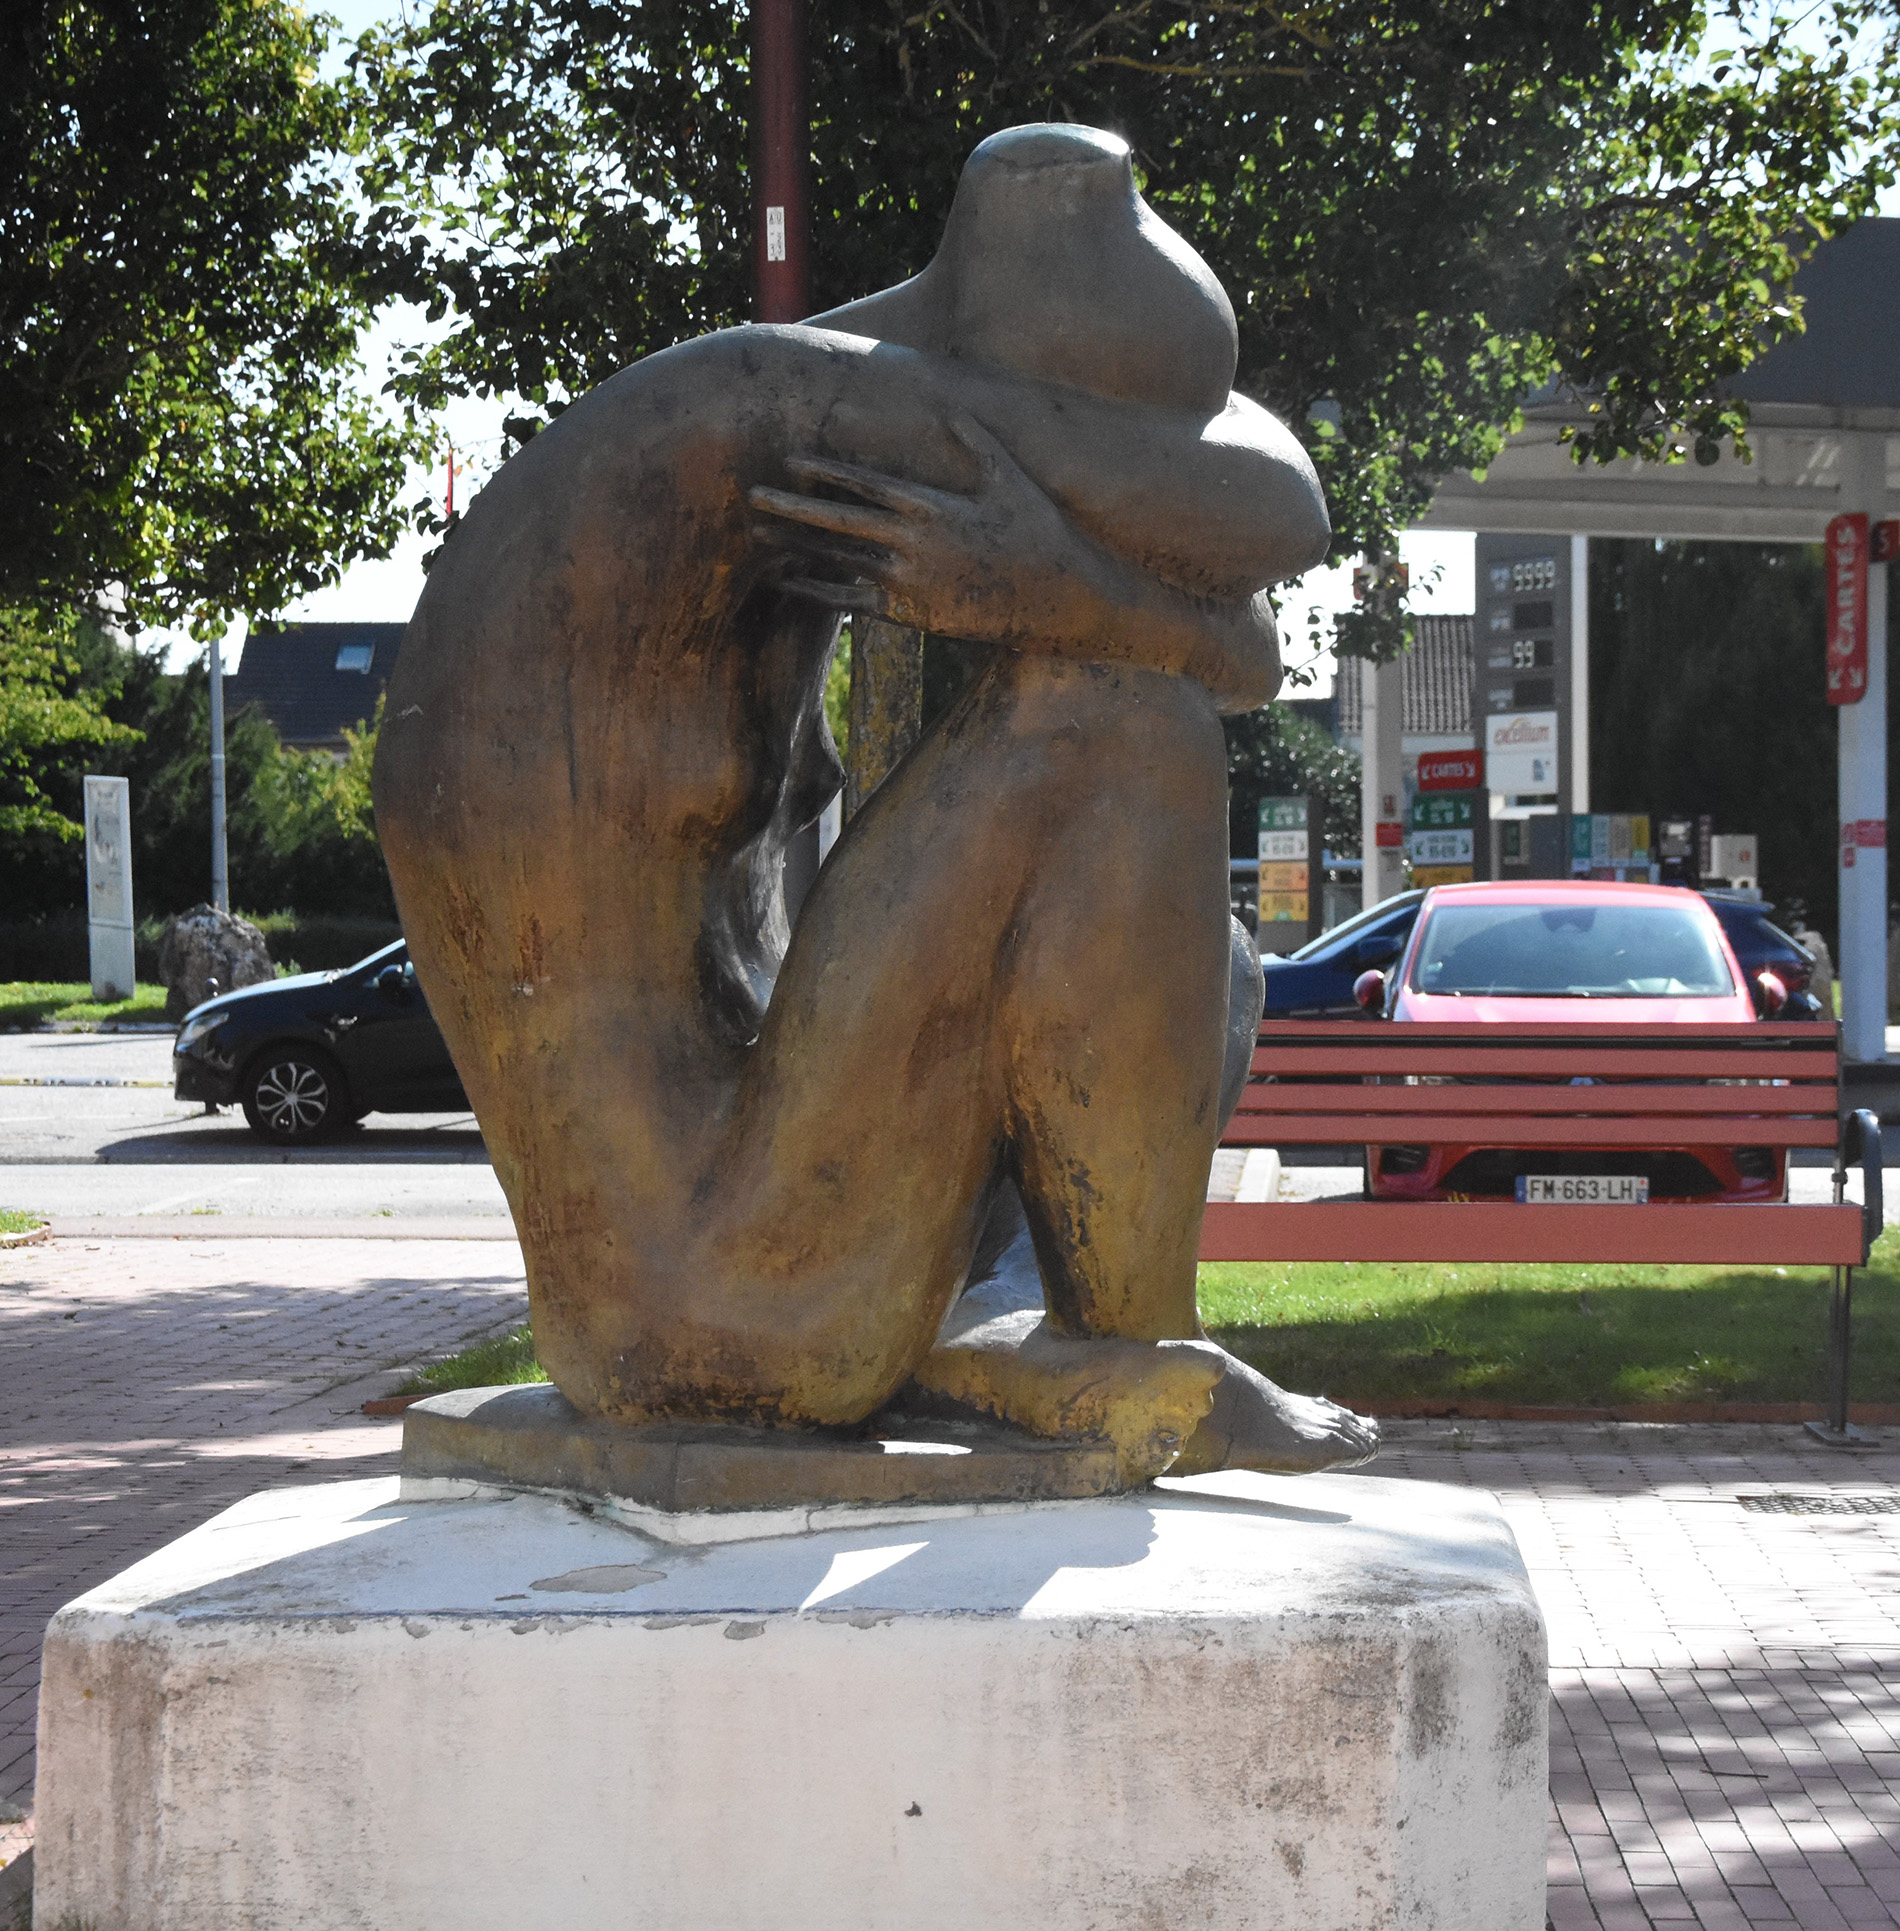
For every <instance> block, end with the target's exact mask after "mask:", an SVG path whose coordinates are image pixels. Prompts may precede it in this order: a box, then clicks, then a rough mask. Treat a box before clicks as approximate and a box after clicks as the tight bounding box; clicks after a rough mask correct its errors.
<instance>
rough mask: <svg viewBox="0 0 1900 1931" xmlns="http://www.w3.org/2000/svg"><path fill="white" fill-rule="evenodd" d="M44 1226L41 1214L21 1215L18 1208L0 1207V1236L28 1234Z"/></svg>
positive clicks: (44, 1221)
mask: <svg viewBox="0 0 1900 1931" xmlns="http://www.w3.org/2000/svg"><path fill="white" fill-rule="evenodd" d="M45 1225H46V1219H45V1216H44V1215H42V1214H29V1213H22V1212H21V1211H20V1209H19V1208H18V1207H0V1234H30V1233H31V1232H32V1231H33V1229H34V1228H35V1227H44V1226H45Z"/></svg>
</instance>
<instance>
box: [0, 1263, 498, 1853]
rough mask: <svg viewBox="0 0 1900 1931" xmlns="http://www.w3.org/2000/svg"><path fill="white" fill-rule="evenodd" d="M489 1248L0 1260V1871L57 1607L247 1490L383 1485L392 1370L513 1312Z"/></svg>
mask: <svg viewBox="0 0 1900 1931" xmlns="http://www.w3.org/2000/svg"><path fill="white" fill-rule="evenodd" d="M526 1313H527V1289H526V1285H525V1283H524V1281H523V1279H522V1274H521V1261H520V1254H519V1251H518V1250H517V1249H516V1248H515V1247H513V1246H512V1245H509V1244H507V1243H503V1242H496V1241H427V1240H382V1239H362V1240H219V1239H216V1238H211V1237H207V1238H204V1239H182V1240H177V1239H157V1240H154V1239H147V1240H107V1241H90V1242H89V1241H81V1240H55V1241H52V1242H50V1243H48V1244H46V1245H44V1246H37V1247H16V1248H11V1249H7V1250H5V1251H0V1390H4V1391H5V1392H4V1400H3V1401H0V1805H4V1806H6V1807H7V1808H6V1809H0V1864H4V1863H5V1862H6V1861H8V1860H9V1858H10V1857H11V1855H12V1854H13V1853H14V1851H16V1850H17V1849H19V1848H21V1847H22V1845H23V1840H24V1833H25V1831H26V1830H27V1829H30V1826H22V1825H19V1824H17V1823H15V1824H13V1825H12V1826H11V1827H9V1825H8V1823H7V1821H6V1819H7V1818H8V1816H9V1814H10V1813H17V1812H18V1811H21V1810H24V1809H26V1808H28V1807H29V1806H30V1804H31V1800H32V1788H33V1721H34V1710H35V1706H36V1702H37V1698H38V1692H39V1666H40V1638H41V1636H42V1634H43V1633H44V1631H45V1628H46V1622H47V1619H48V1618H49V1617H50V1616H51V1615H52V1614H53V1612H54V1611H55V1610H56V1609H58V1608H59V1607H60V1606H61V1605H62V1604H63V1603H66V1602H70V1601H71V1600H72V1598H73V1597H74V1596H77V1595H80V1594H82V1593H83V1592H84V1591H85V1590H87V1589H90V1588H91V1587H92V1586H93V1585H94V1584H95V1583H98V1582H101V1581H103V1580H104V1579H105V1578H106V1577H108V1576H111V1575H113V1574H115V1573H116V1572H117V1571H119V1570H120V1569H123V1568H124V1567H125V1566H126V1565H127V1564H128V1563H130V1562H132V1561H134V1560H135V1559H136V1558H137V1557H139V1556H142V1555H145V1554H147V1553H148V1552H149V1551H150V1550H152V1549H154V1548H156V1547H158V1546H159V1545H160V1544H161V1543H164V1542H167V1541H169V1540H170V1539H171V1538H172V1537H174V1536H177V1535H182V1534H183V1533H184V1531H185V1530H187V1529H189V1528H192V1527H194V1526H195V1525H196V1524H198V1523H200V1522H202V1521H204V1520H206V1518H207V1517H209V1516H212V1515H214V1514H216V1513H217V1511H218V1510H219V1509H222V1508H224V1507H226V1506H228V1505H229V1504H230V1503H232V1502H234V1501H236V1500H237V1499H238V1498H239V1497H240V1496H243V1495H247V1494H250V1493H251V1492H252V1491H254V1490H256V1489H260V1488H268V1487H271V1486H272V1485H273V1484H283V1483H287V1482H295V1481H306V1482H307V1481H309V1480H310V1479H312V1471H320V1472H321V1473H325V1474H334V1475H336V1476H337V1477H339V1478H342V1477H345V1476H353V1475H376V1474H386V1473H388V1472H389V1471H390V1469H391V1468H392V1467H393V1460H392V1458H393V1456H394V1454H395V1451H396V1450H397V1448H398V1446H399V1443H400V1438H401V1424H400V1423H398V1422H389V1421H370V1420H368V1419H366V1418H365V1417H364V1415H363V1414H362V1412H361V1405H362V1403H363V1401H364V1400H365V1398H366V1397H367V1396H369V1395H372V1394H383V1393H386V1392H387V1391H388V1390H389V1389H390V1388H391V1387H392V1386H393V1385H394V1383H395V1380H396V1378H397V1377H396V1376H395V1375H394V1374H393V1373H392V1372H391V1370H392V1369H393V1368H395V1367H396V1365H397V1364H401V1363H410V1362H414V1361H417V1360H419V1359H426V1358H428V1357H431V1356H433V1355H436V1354H440V1353H446V1352H451V1351H453V1350H454V1349H456V1348H459V1347H461V1346H464V1345H465V1344H466V1343H468V1342H469V1341H472V1340H475V1339H478V1338H479V1337H480V1336H482V1335H485V1334H489V1333H493V1332H496V1331H498V1330H502V1329H505V1328H507V1327H509V1326H511V1325H513V1324H514V1323H516V1322H519V1321H521V1320H522V1319H524V1318H525V1316H526Z"/></svg>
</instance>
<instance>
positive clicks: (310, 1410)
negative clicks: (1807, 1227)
mask: <svg viewBox="0 0 1900 1931" xmlns="http://www.w3.org/2000/svg"><path fill="white" fill-rule="evenodd" d="M522 1306H523V1294H522V1286H521V1280H520V1274H519V1269H518V1262H517V1257H516V1252H515V1250H514V1249H513V1248H512V1247H510V1246H508V1245H507V1244H505V1243H498V1242H447V1241H440V1242H438V1241H394V1240H389V1241H383V1240H341V1239H334V1240H333V1239H324V1240H296V1241H291V1240H285V1241H276V1240H258V1239H253V1240H220V1239H217V1238H215V1237H206V1238H204V1239H191V1240H183V1241H174V1240H110V1241H97V1242H91V1243H87V1242H81V1241H61V1242H57V1243H55V1244H53V1245H52V1246H50V1247H43V1248H25V1249H16V1250H13V1251H11V1252H6V1253H0V1387H4V1388H5V1390H6V1402H5V1406H4V1410H0V1800H3V1799H9V1798H10V1799H12V1800H13V1801H14V1802H16V1803H24V1802H25V1801H26V1800H27V1797H28V1793H29V1791H30V1786H31V1745H32V1710H33V1695H34V1683H35V1680H36V1677H37V1670H38V1650H39V1640H40V1632H41V1630H42V1628H43V1627H44V1624H45V1620H46V1618H47V1616H48V1615H50V1614H51V1612H52V1611H53V1610H54V1609H55V1608H57V1607H58V1606H59V1605H60V1604H61V1603H63V1602H65V1601H67V1600H68V1599H70V1598H71V1597H72V1596H74V1595H76V1594H78V1593H79V1592H80V1591H82V1590H84V1589H86V1588H87V1587H89V1586H90V1585H91V1584H92V1583H94V1582H96V1581H98V1580H99V1579H101V1578H102V1577H104V1576H107V1575H109V1574H111V1573H113V1572H114V1571H116V1570H118V1569H120V1568H122V1567H123V1566H124V1565H125V1564H126V1563H128V1562H130V1561H131V1560H132V1559H133V1558H134V1557H136V1556H138V1555H140V1554H143V1553H144V1552H145V1551H146V1550H148V1549H150V1548H152V1547H154V1546H155V1545H157V1544H158V1543H160V1542H163V1541H165V1540H167V1539H169V1538H170V1537H172V1536H174V1535H177V1534H179V1533H181V1532H182V1531H183V1530H184V1529H186V1528H188V1527H190V1526H191V1525H192V1524H194V1523H196V1522H199V1521H202V1520H203V1519H204V1518H205V1517H206V1516H208V1515H210V1514H211V1513H213V1512H214V1511H215V1510H217V1509H218V1508H220V1507H222V1506H224V1504H226V1503H227V1502H229V1501H231V1500H233V1499H234V1498H236V1497H237V1496H239V1495H242V1494H245V1493H247V1492H249V1491H251V1490H253V1489H256V1488H260V1487H267V1486H269V1485H270V1484H271V1483H272V1482H273V1481H278V1480H281V1479H284V1478H286V1477H291V1476H295V1477H297V1478H299V1479H306V1480H307V1479H308V1470H309V1467H310V1465H311V1464H320V1465H321V1466H322V1467H323V1468H324V1469H325V1470H327V1471H330V1472H334V1473H335V1474H337V1475H339V1476H342V1475H353V1474H361V1473H370V1472H377V1471H380V1470H383V1469H386V1468H387V1467H388V1466H389V1463H388V1459H387V1458H388V1457H389V1455H390V1454H391V1453H392V1452H393V1450H394V1448H395V1445H396V1439H397V1426H396V1424H393V1423H371V1422H366V1421H365V1420H364V1419H363V1417H362V1416H361V1415H360V1414H359V1413H358V1412H357V1410H358V1404H359V1403H360V1402H361V1401H362V1399H363V1398H364V1396H365V1394H367V1393H371V1392H381V1391H382V1390H383V1389H384V1388H386V1387H387V1386H388V1385H389V1384H390V1375H389V1374H388V1373H387V1372H378V1371H379V1370H387V1369H388V1368H389V1367H390V1366H391V1365H392V1364H394V1363H397V1362H401V1361H408V1360H413V1359H415V1358H418V1357H420V1356H424V1355H427V1354H430V1353H433V1352H437V1351H441V1350H446V1349H448V1348H452V1347H454V1346H457V1345H459V1344H461V1343H462V1342H463V1341H464V1340H466V1339H470V1338H473V1336H474V1335H476V1334H477V1333H481V1332H488V1331H491V1330H493V1329H495V1328H497V1327H500V1326H503V1325H506V1324H507V1323H510V1322H512V1321H514V1320H517V1319H519V1318H520V1315H521V1312H522ZM69 1317H70V1318H69ZM1388 1439H1389V1441H1390V1447H1389V1449H1388V1452H1387V1453H1386V1455H1385V1456H1384V1457H1382V1459H1381V1462H1380V1464H1379V1472H1380V1473H1383V1474H1391V1475H1400V1476H1410V1477H1414V1478H1418V1479H1423V1480H1431V1481H1450V1482H1466V1483H1471V1484H1474V1485H1476V1486H1479V1487H1483V1488H1489V1489H1492V1490H1495V1491H1496V1492H1497V1493H1498V1494H1500V1495H1501V1496H1502V1498H1503V1500H1504V1504H1505V1507H1506V1509H1507V1511H1508V1513H1509V1515H1510V1517H1511V1520H1512V1522H1513V1524H1514V1526H1515V1527H1516V1530H1517V1534H1518V1537H1519V1540H1520V1542H1521V1543H1522V1545H1523V1548H1524V1553H1525V1556H1526V1559H1527V1561H1528V1562H1529V1564H1530V1567H1531V1572H1532V1574H1533V1576H1534V1577H1535V1579H1536V1582H1537V1587H1538V1590H1539V1593H1540V1596H1541V1598H1542V1600H1543V1603H1544V1607H1545V1613H1546V1616H1547V1617H1548V1619H1549V1623H1550V1631H1551V1665H1552V1668H1551V1685H1552V1752H1551V1770H1552V1775H1551V1789H1552V1797H1553V1808H1552V1827H1551V1864H1550V1869H1551V1892H1550V1912H1551V1919H1552V1922H1553V1923H1554V1924H1555V1925H1556V1926H1557V1927H1558V1931H1573V1927H1576V1928H1578V1931H1581V1928H1582V1927H1590V1926H1597V1927H1601V1931H1625V1928H1626V1927H1630V1928H1632V1931H1633V1928H1634V1927H1638V1926H1652V1925H1654V1926H1663V1927H1674V1926H1677V1925H1681V1926H1683V1927H1685V1931H1687V1928H1688V1927H1693V1926H1697V1925H1700V1926H1704V1927H1708V1931H1730V1928H1731V1927H1741V1926H1745V1925H1762V1926H1769V1925H1772V1926H1776V1927H1788V1926H1801V1927H1807V1928H1810V1931H1821V1928H1822V1927H1825V1928H1826V1931H1840V1927H1844V1926H1862V1925H1900V1850H1897V1849H1896V1846H1900V1697H1897V1696H1896V1691H1897V1690H1900V1516H1895V1515H1862V1516H1786V1515H1763V1514H1753V1513H1749V1512H1747V1511H1745V1510H1743V1509H1742V1508H1741V1507H1740V1506H1739V1504H1738V1503H1737V1501H1736V1499H1735V1498H1736V1497H1737V1496H1738V1495H1740V1494H1761V1493H1764V1492H1770V1491H1776V1490H1779V1491H1783V1492H1801V1493H1835V1494H1842V1493H1860V1494H1880V1495H1885V1496H1893V1495H1895V1494H1900V1452H1889V1451H1882V1452H1880V1453H1877V1454H1862V1455H1846V1454H1840V1453H1834V1452H1830V1451H1827V1450H1824V1449H1821V1448H1819V1447H1813V1448H1809V1447H1806V1446H1804V1445H1803V1440H1802V1437H1801V1436H1800V1434H1799V1432H1798V1431H1797V1430H1793V1429H1771V1428H1748V1427H1733V1426H1731V1427H1722V1428H1656V1427H1647V1428H1645V1427H1634V1426H1616V1425H1611V1426H1606V1427H1597V1428H1593V1427H1587V1426H1575V1425H1569V1426H1563V1427H1552V1426H1548V1425H1540V1424H1525V1423H1465V1424H1448V1423H1435V1422H1413V1423H1392V1424H1388ZM1894 1439H1895V1441H1896V1446H1897V1447H1900V1431H1896V1434H1895V1437H1894ZM22 1834H23V1833H21V1832H18V1831H16V1832H14V1833H13V1838H14V1842H15V1843H16V1844H17V1843H18V1842H19V1841H20V1838H21V1836H22ZM7 1835H8V1833H7V1832H6V1830H5V1828H4V1826H0V1860H3V1859H4V1858H5V1856H6V1855H7V1854H8V1850H9V1846H8V1845H7V1843H6V1842H5V1841H4V1840H5V1838H6V1837H7Z"/></svg>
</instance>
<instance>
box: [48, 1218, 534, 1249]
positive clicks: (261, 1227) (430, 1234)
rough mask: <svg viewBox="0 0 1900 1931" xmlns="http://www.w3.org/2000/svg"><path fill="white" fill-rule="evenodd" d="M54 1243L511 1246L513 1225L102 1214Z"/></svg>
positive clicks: (57, 1235)
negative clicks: (359, 1242)
mask: <svg viewBox="0 0 1900 1931" xmlns="http://www.w3.org/2000/svg"><path fill="white" fill-rule="evenodd" d="M45 1231H50V1233H51V1234H52V1237H53V1238H54V1239H55V1240H485V1241H505V1242H507V1243H509V1244H510V1245H512V1244H513V1243H514V1241H515V1238H516V1236H515V1224H514V1222H513V1221H512V1220H509V1219H508V1218H507V1217H506V1216H505V1215H502V1214H461V1215H456V1216H446V1215H430V1214H391V1215H388V1216H387V1217H384V1216H381V1215H378V1216H376V1217H374V1218H371V1217H368V1216H364V1217H361V1218H355V1219H347V1220H346V1219H340V1218H320V1217H319V1216H317V1215H314V1214H312V1215H309V1216H293V1215H277V1216H267V1215H263V1214H258V1215H249V1214H221V1213H220V1214H102V1215H98V1216H93V1217H77V1218H71V1219H68V1218H64V1217H62V1216H59V1215H55V1216H54V1217H53V1219H52V1221H51V1222H50V1225H49V1228H48V1229H47V1230H45Z"/></svg>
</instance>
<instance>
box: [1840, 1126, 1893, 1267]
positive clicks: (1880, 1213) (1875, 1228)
mask: <svg viewBox="0 0 1900 1931" xmlns="http://www.w3.org/2000/svg"><path fill="white" fill-rule="evenodd" d="M1850 1161H1851V1162H1853V1163H1855V1164H1856V1165H1858V1166H1859V1168H1860V1174H1861V1181H1860V1186H1861V1193H1860V1199H1861V1207H1860V1221H1861V1245H1862V1247H1863V1248H1864V1249H1865V1250H1866V1253H1863V1255H1862V1256H1861V1264H1862V1266H1865V1265H1866V1261H1867V1254H1871V1253H1872V1252H1873V1247H1874V1242H1875V1241H1877V1240H1878V1239H1879V1238H1880V1231H1881V1228H1882V1227H1883V1226H1884V1225H1885V1224H1886V1202H1885V1199H1884V1196H1883V1192H1882V1179H1883V1174H1882V1168H1881V1162H1880V1115H1879V1114H1878V1113H1871V1112H1869V1111H1868V1110H1867V1108H1866V1107H1864V1106H1862V1107H1857V1108H1856V1109H1855V1110H1854V1111H1853V1112H1852V1113H1850V1114H1848V1115H1847V1116H1846V1118H1845V1119H1843V1120H1842V1122H1841V1157H1840V1165H1839V1166H1838V1167H1837V1168H1836V1169H1835V1178H1836V1180H1837V1181H1838V1180H1841V1179H1844V1178H1845V1177H1846V1169H1847V1166H1848V1163H1849V1162H1850ZM1839 1197H1840V1195H1839V1191H1838V1189H1837V1190H1836V1193H1835V1198H1836V1199H1839Z"/></svg>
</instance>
